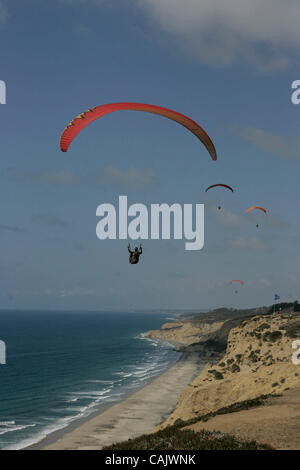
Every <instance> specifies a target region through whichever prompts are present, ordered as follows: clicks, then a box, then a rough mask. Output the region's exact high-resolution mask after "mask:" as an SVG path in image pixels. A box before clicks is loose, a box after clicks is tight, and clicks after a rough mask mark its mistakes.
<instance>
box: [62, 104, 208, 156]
mask: <svg viewBox="0 0 300 470" xmlns="http://www.w3.org/2000/svg"><path fill="white" fill-rule="evenodd" d="M121 110H131V111H145V112H148V113H153V114H158V115H159V116H163V117H166V118H168V119H171V120H172V121H176V122H178V123H179V124H181V125H182V126H184V127H186V128H187V129H188V130H189V131H191V132H192V133H193V134H194V135H195V136H196V137H198V139H199V140H200V141H201V142H202V143H203V144H204V145H205V147H206V149H207V150H208V152H209V154H210V156H211V158H212V159H213V160H217V152H216V149H215V146H214V144H213V142H212V141H211V139H210V137H209V136H208V134H207V133H206V132H205V131H204V129H202V127H200V126H199V124H197V123H196V122H195V121H193V120H192V119H190V118H188V117H187V116H184V115H183V114H180V113H177V112H176V111H172V110H171V109H167V108H162V107H161V106H154V105H150V104H143V103H111V104H104V105H101V106H97V107H96V108H92V109H89V110H87V111H85V112H84V113H82V114H79V115H78V116H76V117H75V118H74V119H73V120H72V121H71V122H70V123H69V124H68V125H67V127H66V128H65V130H64V131H63V133H62V136H61V139H60V148H61V150H62V152H66V151H67V150H68V148H69V145H70V144H71V142H72V141H73V139H74V138H75V137H76V136H77V134H78V133H79V132H80V131H81V130H82V129H84V128H85V127H86V126H87V125H88V124H90V123H91V122H93V121H95V120H96V119H98V118H100V117H102V116H105V115H106V114H109V113H112V112H113V111H121Z"/></svg>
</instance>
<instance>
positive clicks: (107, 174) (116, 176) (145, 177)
mask: <svg viewBox="0 0 300 470" xmlns="http://www.w3.org/2000/svg"><path fill="white" fill-rule="evenodd" d="M156 180H157V178H156V174H155V171H154V170H153V169H151V168H145V169H144V170H139V169H137V168H129V169H128V170H122V169H120V168H117V167H115V166H113V165H107V166H106V167H105V168H103V170H101V172H100V174H99V179H98V181H99V184H100V185H104V184H114V185H117V186H121V187H128V188H146V187H149V186H152V185H153V184H155V183H156Z"/></svg>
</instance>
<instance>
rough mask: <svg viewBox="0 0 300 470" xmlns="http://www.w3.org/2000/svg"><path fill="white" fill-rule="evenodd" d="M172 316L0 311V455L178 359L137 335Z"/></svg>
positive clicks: (80, 415)
mask: <svg viewBox="0 0 300 470" xmlns="http://www.w3.org/2000/svg"><path fill="white" fill-rule="evenodd" d="M174 318H175V315H170V314H158V313H155V314H154V313H153V314H151V313H122V312H119V313H116V312H114V313H111V312H99V313H96V312H57V311H56V312H14V311H9V312H1V313H0V340H2V341H5V343H6V348H7V355H6V364H5V365H0V449H22V448H24V447H26V446H29V445H31V444H34V443H36V442H38V441H40V440H41V439H43V438H44V437H46V436H47V435H48V434H49V433H51V432H54V431H57V430H59V429H63V428H64V427H66V426H68V425H69V424H71V423H72V422H74V421H76V420H78V419H84V418H85V417H87V416H89V415H90V414H92V413H94V412H96V411H97V410H98V409H101V408H104V407H107V406H109V405H111V404H113V403H114V402H117V401H120V400H121V399H122V398H123V397H125V396H126V395H127V394H128V393H130V392H133V391H135V390H137V389H138V388H140V387H142V386H143V385H145V384H146V383H148V382H149V381H151V379H152V378H154V377H155V376H157V375H159V374H160V373H161V372H163V371H164V370H166V369H167V368H168V367H169V366H170V365H171V364H173V363H175V362H176V360H177V359H178V355H179V354H178V352H176V351H174V348H173V346H171V345H170V344H168V343H166V342H162V341H157V340H152V339H147V338H145V337H144V333H145V332H147V331H148V330H151V329H157V328H160V327H161V325H162V324H163V323H165V322H166V321H169V320H172V319H174Z"/></svg>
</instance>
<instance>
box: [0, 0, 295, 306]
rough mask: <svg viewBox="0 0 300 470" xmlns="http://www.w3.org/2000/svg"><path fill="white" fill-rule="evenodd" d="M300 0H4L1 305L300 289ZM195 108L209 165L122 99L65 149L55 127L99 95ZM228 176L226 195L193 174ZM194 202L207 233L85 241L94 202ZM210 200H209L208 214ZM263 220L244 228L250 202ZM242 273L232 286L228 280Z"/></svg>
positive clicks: (172, 129) (189, 142)
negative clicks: (299, 84) (212, 149)
mask: <svg viewBox="0 0 300 470" xmlns="http://www.w3.org/2000/svg"><path fill="white" fill-rule="evenodd" d="M299 14H300V6H299V4H298V2H294V1H293V0H290V1H282V0H275V1H274V0H272V1H271V0H263V1H259V2H258V1H257V2H256V1H253V2H251V6H250V5H249V2H246V1H245V2H243V1H241V0H239V1H238V0H230V1H227V2H221V3H220V2H218V1H216V0H211V1H206V0H199V1H195V0H186V1H185V2H182V1H179V0H164V1H162V0H160V1H159V0H144V1H138V0H124V1H122V2H120V1H116V0H111V1H109V2H108V1H104V0H99V1H97V0H53V1H51V2H48V1H41V0H39V1H38V0H22V1H17V0H11V1H9V2H8V1H5V0H0V37H1V41H0V54H1V56H0V58H1V63H0V79H1V80H4V81H5V82H6V86H7V103H6V104H5V105H0V122H1V130H0V132H1V139H0V149H1V160H0V165H1V173H0V175H1V176H0V177H1V193H2V197H1V200H0V213H1V221H0V241H1V258H0V268H1V271H0V273H1V274H0V283H1V284H0V285H1V289H0V307H1V308H26V309H31V308H35V309H81V310H82V309H92V310H93V309H95V310H101V309H102V310H105V309H108V308H109V309H116V310H127V309H141V308H145V309H151V308H175V309H184V308H206V307H217V306H223V305H227V306H234V307H238V306H251V305H261V304H270V303H272V300H273V294H274V293H275V292H278V293H279V294H280V295H281V298H282V299H285V300H294V299H296V298H299V297H300V292H299V291H300V289H299V281H300V276H299V268H298V267H299V261H300V259H299V258H300V256H299V248H300V244H299V233H300V224H299V219H298V214H299V208H300V204H299V198H298V190H299V189H298V188H299V183H298V178H299V176H298V175H299V165H300V145H299V142H300V141H299V122H300V105H299V107H298V106H295V105H293V104H292V103H291V83H292V81H294V80H296V79H299V78H300V76H299V74H300V70H299V54H300V51H299V44H300V42H299V40H300V37H299V36H300V32H299V28H298V24H297V21H296V20H295V19H296V18H299ZM119 101H136V102H144V103H150V104H157V105H160V106H165V107H170V108H171V109H175V110H177V111H178V112H181V113H183V114H186V115H188V116H190V117H191V118H192V119H194V120H195V121H197V122H198V123H199V124H200V125H201V126H203V127H204V129H205V130H206V131H207V132H208V133H209V135H210V136H211V138H212V139H213V141H214V143H215V146H216V149H217V152H218V161H217V162H212V160H211V159H210V157H209V155H208V153H207V151H206V150H205V148H204V147H203V146H202V145H201V144H200V143H199V141H198V140H197V139H195V138H194V137H193V136H192V135H191V134H190V133H189V132H188V131H186V130H185V129H183V128H181V127H180V126H178V125H177V124H175V123H173V122H171V121H168V120H165V119H162V118H158V117H157V116H152V115H148V114H146V113H135V112H120V113H113V114H111V115H109V116H106V117H105V118H104V119H102V120H101V121H100V120H99V121H97V122H95V123H93V124H92V125H90V126H89V127H88V128H86V129H85V130H84V131H83V132H82V133H81V134H80V136H79V137H77V139H76V140H75V141H74V142H73V144H72V146H71V147H70V150H69V152H68V153H66V154H63V153H62V152H61V151H60V149H59V138H60V135H61V132H62V130H63V129H64V127H65V126H66V124H67V123H68V122H69V121H70V120H71V119H72V118H73V117H75V116H76V115H77V114H79V113H80V112H82V111H84V110H86V109H88V108H91V107H94V106H97V105H100V104H104V103H109V102H119ZM218 182H222V183H226V184H229V185H231V186H233V187H234V188H235V193H234V194H231V193H230V194H227V192H226V191H219V190H216V191H215V192H211V193H210V194H206V193H205V192H204V190H205V188H206V187H207V186H209V185H210V184H214V183H218ZM120 194H126V195H127V196H128V200H129V203H135V202H141V203H144V204H147V205H148V204H150V203H155V202H157V203H161V202H167V203H173V202H178V203H181V204H183V203H193V204H195V203H197V202H198V203H205V246H204V249H203V250H201V251H199V252H188V251H185V250H184V241H176V242H175V241H172V240H171V241H150V240H149V241H147V242H144V244H143V246H144V255H143V257H142V259H141V262H140V263H139V264H138V265H137V266H130V265H129V263H128V257H127V251H126V250H127V243H126V241H125V242H124V241H117V240H116V241H105V242H104V241H100V240H98V239H97V238H96V233H95V229H96V224H97V219H96V216H95V213H96V207H97V206H98V205H99V204H101V203H104V202H111V203H114V204H116V203H117V200H118V196H119V195H120ZM219 201H220V202H221V205H222V210H221V211H217V210H216V206H217V205H218V203H219ZM252 205H262V206H264V207H266V208H267V209H268V216H266V217H265V218H264V219H263V220H262V224H261V226H260V227H259V229H256V227H255V224H256V221H255V218H252V217H250V216H246V215H245V212H246V210H247V208H248V207H249V206H252ZM233 278H234V279H235V278H239V279H243V280H244V282H245V284H244V286H243V287H242V288H240V289H239V292H238V294H235V293H234V291H233V289H232V288H231V287H230V286H229V280H230V279H233Z"/></svg>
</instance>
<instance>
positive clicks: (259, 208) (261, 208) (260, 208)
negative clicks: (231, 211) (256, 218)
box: [247, 206, 267, 214]
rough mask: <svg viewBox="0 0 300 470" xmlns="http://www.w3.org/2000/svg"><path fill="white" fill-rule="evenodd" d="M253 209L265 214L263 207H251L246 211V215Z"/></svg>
mask: <svg viewBox="0 0 300 470" xmlns="http://www.w3.org/2000/svg"><path fill="white" fill-rule="evenodd" d="M253 209H258V210H260V211H263V212H264V213H265V214H266V213H267V211H266V209H264V208H263V207H259V206H253V207H249V209H248V210H247V214H248V212H251V211H253Z"/></svg>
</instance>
